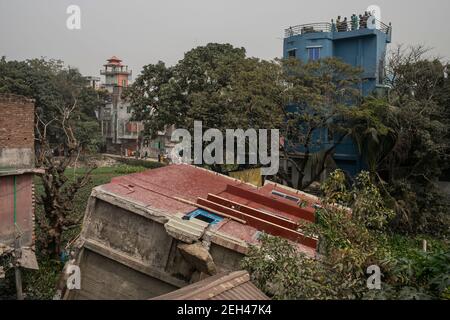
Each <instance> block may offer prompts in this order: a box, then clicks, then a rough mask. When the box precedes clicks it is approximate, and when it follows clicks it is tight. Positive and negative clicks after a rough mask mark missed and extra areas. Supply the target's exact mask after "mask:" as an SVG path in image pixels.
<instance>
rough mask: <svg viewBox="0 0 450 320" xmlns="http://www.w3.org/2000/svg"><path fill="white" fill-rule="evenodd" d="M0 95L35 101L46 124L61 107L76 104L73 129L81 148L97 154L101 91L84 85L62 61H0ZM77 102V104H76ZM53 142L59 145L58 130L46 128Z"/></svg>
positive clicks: (74, 71) (56, 115)
mask: <svg viewBox="0 0 450 320" xmlns="http://www.w3.org/2000/svg"><path fill="white" fill-rule="evenodd" d="M0 93H14V94H19V95H24V96H26V97H29V98H33V99H34V100H35V105H36V113H37V114H39V116H40V117H41V119H42V120H43V121H44V122H45V123H47V122H49V121H51V120H52V119H54V118H56V117H58V116H59V115H60V114H61V108H65V107H67V106H72V105H74V104H75V105H76V107H75V109H74V110H73V114H72V119H71V121H73V124H72V126H73V127H74V130H75V135H76V137H77V139H78V141H80V143H81V145H82V146H83V148H85V149H88V150H92V151H97V149H98V147H99V146H100V145H101V143H102V140H101V134H100V125H99V123H98V121H97V118H96V115H95V112H96V111H97V109H98V107H99V106H100V105H101V103H103V101H104V96H103V93H102V92H97V91H95V90H94V89H93V88H90V87H87V86H86V81H85V79H84V78H83V77H82V75H81V74H80V73H79V72H78V70H77V69H73V68H66V67H65V66H64V64H63V62H62V61H59V60H45V59H43V58H42V59H31V60H25V61H7V60H6V58H5V57H2V58H1V59H0ZM75 102H76V103H75ZM48 134H49V138H51V142H52V143H58V142H60V141H59V140H60V139H59V137H60V135H61V128H60V127H59V126H58V125H57V124H55V125H50V126H49V128H48Z"/></svg>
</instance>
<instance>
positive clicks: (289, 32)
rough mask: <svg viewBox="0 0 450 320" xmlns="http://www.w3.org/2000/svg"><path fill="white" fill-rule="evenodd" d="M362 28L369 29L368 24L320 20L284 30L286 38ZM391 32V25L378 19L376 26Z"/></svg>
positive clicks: (375, 27)
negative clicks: (336, 22) (334, 22)
mask: <svg viewBox="0 0 450 320" xmlns="http://www.w3.org/2000/svg"><path fill="white" fill-rule="evenodd" d="M361 29H369V28H368V27H367V26H364V25H360V22H359V21H358V23H353V22H352V21H347V22H344V21H341V22H340V23H338V24H334V25H333V24H331V23H330V22H318V23H309V24H301V25H297V26H293V27H289V28H287V29H285V30H284V36H285V38H289V37H292V36H297V35H301V34H307V33H320V32H347V31H355V30H361ZM372 29H377V30H380V31H381V32H384V33H386V34H389V33H390V32H391V26H390V25H387V24H385V23H383V22H381V21H379V20H376V22H375V25H374V28H372Z"/></svg>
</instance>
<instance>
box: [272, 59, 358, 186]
mask: <svg viewBox="0 0 450 320" xmlns="http://www.w3.org/2000/svg"><path fill="white" fill-rule="evenodd" d="M282 65H283V78H284V83H285V90H284V91H283V104H282V105H280V106H281V108H282V111H281V112H282V114H283V115H284V119H285V121H284V125H283V127H282V129H283V130H282V131H283V133H284V136H285V138H286V140H285V147H284V156H285V158H286V159H287V160H288V162H289V163H290V164H291V165H292V166H293V167H295V169H296V171H297V172H298V173H299V175H298V180H297V181H294V182H293V183H291V180H290V178H285V177H283V172H281V176H282V178H283V180H284V182H285V183H287V184H289V185H290V186H292V187H296V188H298V189H305V188H306V187H308V186H309V185H310V184H311V183H312V182H314V181H317V180H318V179H319V177H320V176H321V174H322V173H323V171H324V170H325V168H326V166H327V164H328V163H330V162H331V163H332V162H333V154H334V152H335V149H336V147H337V146H338V145H339V144H340V143H342V142H343V141H344V139H347V138H349V137H351V135H352V127H351V126H349V125H348V123H349V119H350V118H351V116H352V114H351V112H350V111H354V110H355V109H357V108H358V107H359V104H360V99H361V97H360V86H361V83H362V80H361V70H360V69H358V68H354V67H352V66H350V65H348V64H346V63H344V62H342V61H340V60H338V59H336V58H325V59H321V60H318V61H310V62H308V63H303V62H302V61H300V60H298V59H287V60H284V61H282ZM325 136H328V137H330V138H331V139H330V140H331V141H330V143H329V144H326V143H327V141H325ZM307 170H310V171H311V172H312V176H313V177H312V178H311V179H306V171H307Z"/></svg>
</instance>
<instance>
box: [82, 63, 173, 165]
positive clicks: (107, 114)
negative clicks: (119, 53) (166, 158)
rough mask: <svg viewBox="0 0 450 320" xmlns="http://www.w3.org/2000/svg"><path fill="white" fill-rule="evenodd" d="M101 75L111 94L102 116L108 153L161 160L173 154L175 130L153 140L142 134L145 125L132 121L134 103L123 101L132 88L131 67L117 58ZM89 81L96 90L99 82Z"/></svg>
mask: <svg viewBox="0 0 450 320" xmlns="http://www.w3.org/2000/svg"><path fill="white" fill-rule="evenodd" d="M100 74H101V75H103V76H105V82H104V83H102V84H101V86H100V87H101V88H103V89H106V91H107V92H108V93H109V95H108V98H107V100H106V101H105V105H104V106H102V107H101V108H100V110H99V112H98V119H99V121H100V125H101V131H102V136H103V137H104V138H105V142H106V152H108V153H112V154H118V155H122V156H137V157H140V158H144V157H149V158H158V155H167V154H169V153H170V150H171V149H172V148H173V146H174V144H173V143H172V142H171V141H170V138H171V134H172V131H173V128H172V127H171V128H168V129H166V130H164V131H161V132H158V135H157V137H156V138H149V137H146V136H145V135H143V134H142V133H143V129H144V126H143V124H142V122H140V121H132V120H131V117H132V114H133V113H132V108H131V106H130V103H129V102H127V101H125V100H124V99H122V93H123V90H124V89H125V88H127V87H128V85H129V83H130V78H131V74H132V72H131V70H129V69H128V66H126V65H123V64H122V60H120V59H119V58H117V57H116V56H113V57H111V58H110V59H108V60H107V63H106V64H105V65H104V69H103V70H101V71H100ZM86 79H87V80H88V81H89V83H90V84H91V85H92V86H93V87H95V83H96V81H97V78H95V77H86Z"/></svg>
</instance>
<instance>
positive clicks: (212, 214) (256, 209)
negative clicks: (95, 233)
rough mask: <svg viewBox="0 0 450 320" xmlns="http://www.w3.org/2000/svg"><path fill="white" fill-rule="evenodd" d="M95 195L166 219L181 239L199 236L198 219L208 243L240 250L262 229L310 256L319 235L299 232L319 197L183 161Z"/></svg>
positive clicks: (311, 218)
mask: <svg viewBox="0 0 450 320" xmlns="http://www.w3.org/2000/svg"><path fill="white" fill-rule="evenodd" d="M93 195H94V196H96V197H97V198H102V197H107V198H109V199H111V198H114V199H115V200H116V201H122V202H125V203H132V204H133V205H135V206H139V207H140V208H145V210H151V211H152V212H153V213H154V214H156V215H160V216H164V217H166V218H169V222H168V223H166V225H165V227H166V230H167V232H168V233H170V234H171V235H172V236H174V237H175V238H179V239H180V240H183V241H185V242H194V241H196V240H199V239H200V237H201V236H202V234H203V232H204V230H197V229H196V228H197V226H198V223H196V222H195V220H197V222H200V221H198V220H202V222H207V224H208V227H207V229H208V232H209V236H210V240H211V241H212V242H215V243H217V244H219V245H223V246H226V247H228V248H231V249H233V250H235V251H238V252H241V253H245V252H246V250H247V246H248V244H256V243H257V242H258V237H259V235H260V234H261V232H266V233H268V234H272V235H275V236H280V237H283V238H286V239H289V240H291V241H293V242H296V243H298V246H299V248H300V250H302V251H303V252H305V253H307V254H308V255H314V254H315V249H316V246H317V239H315V238H313V237H309V236H305V235H303V234H302V233H301V230H300V227H301V224H302V223H305V222H313V221H314V219H315V206H316V205H317V204H318V201H319V200H318V198H316V197H314V196H312V195H308V194H305V193H302V192H300V191H295V190H293V189H290V188H286V187H284V186H280V185H277V184H274V183H271V182H268V183H266V184H265V185H264V186H263V187H260V188H257V187H254V186H252V185H249V184H246V183H244V182H242V181H240V180H236V179H233V178H230V177H227V176H224V175H220V174H217V173H214V172H212V171H208V170H205V169H202V168H198V167H194V166H191V165H185V164H181V165H170V166H166V167H163V168H159V169H153V170H148V171H144V172H141V173H135V174H130V175H126V176H121V177H116V178H113V179H112V181H111V183H109V184H106V185H102V186H100V187H97V188H95V190H94V193H93ZM102 195H103V196H102ZM300 202H302V204H303V205H300ZM189 221H191V222H192V223H189ZM195 237H197V238H196V239H195ZM230 245H231V247H230Z"/></svg>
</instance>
